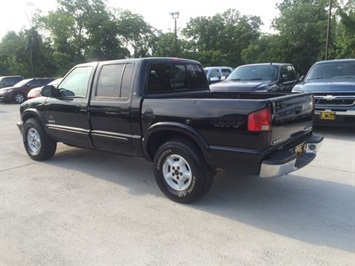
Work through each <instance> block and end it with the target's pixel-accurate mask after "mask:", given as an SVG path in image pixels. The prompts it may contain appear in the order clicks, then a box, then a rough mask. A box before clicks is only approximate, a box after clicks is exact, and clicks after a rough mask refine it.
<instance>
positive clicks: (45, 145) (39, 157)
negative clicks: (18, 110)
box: [23, 118, 57, 161]
mask: <svg viewBox="0 0 355 266" xmlns="http://www.w3.org/2000/svg"><path fill="white" fill-rule="evenodd" d="M23 143H24V145H25V149H26V152H27V154H28V155H29V156H30V157H31V159H33V160H36V161H44V160H48V159H50V158H52V157H53V155H54V153H55V151H56V149H57V143H56V142H55V141H53V140H52V139H51V138H50V137H49V136H48V135H47V133H46V132H45V130H44V129H43V127H42V126H41V124H40V123H39V122H38V120H37V119H35V118H30V119H28V120H27V121H26V122H25V124H24V126H23Z"/></svg>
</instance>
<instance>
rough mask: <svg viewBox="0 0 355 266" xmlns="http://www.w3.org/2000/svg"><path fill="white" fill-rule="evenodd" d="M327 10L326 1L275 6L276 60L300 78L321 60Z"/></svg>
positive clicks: (297, 1) (300, 0)
mask: <svg viewBox="0 0 355 266" xmlns="http://www.w3.org/2000/svg"><path fill="white" fill-rule="evenodd" d="M327 6H328V1H327V0H284V1H283V2H282V3H280V4H278V5H277V7H278V8H279V10H280V16H279V17H278V18H276V19H275V20H274V22H273V25H274V28H275V29H276V30H277V31H278V32H279V33H278V36H279V37H278V40H279V44H278V46H279V49H280V50H279V51H278V52H279V53H280V58H282V59H283V61H284V62H289V63H292V64H293V65H294V66H295V67H296V68H297V69H298V71H300V73H301V74H305V73H306V72H307V71H308V69H309V67H310V66H311V65H312V64H313V63H314V62H316V61H318V60H321V59H323V58H324V51H325V49H324V48H325V40H326V29H327V17H328V15H327V10H326V8H327Z"/></svg>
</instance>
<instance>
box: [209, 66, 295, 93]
mask: <svg viewBox="0 0 355 266" xmlns="http://www.w3.org/2000/svg"><path fill="white" fill-rule="evenodd" d="M298 82H299V78H298V75H297V73H296V71H295V68H294V67H293V65H291V64H289V63H261V64H249V65H242V66H239V67H237V68H236V69H234V70H233V72H232V73H231V74H230V75H229V76H228V78H227V79H226V80H225V81H223V82H219V83H217V84H213V85H211V86H210V89H211V90H212V91H240V92H254V91H255V92H291V90H292V88H293V87H294V86H295V85H296V84H297V83H298Z"/></svg>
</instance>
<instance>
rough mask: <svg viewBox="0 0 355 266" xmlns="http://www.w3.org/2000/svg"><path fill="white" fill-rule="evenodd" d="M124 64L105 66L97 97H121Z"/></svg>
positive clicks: (97, 88) (98, 84)
mask: <svg viewBox="0 0 355 266" xmlns="http://www.w3.org/2000/svg"><path fill="white" fill-rule="evenodd" d="M124 66H125V65H124V64H116V65H104V66H103V67H102V68H101V71H100V74H99V79H98V82H97V87H96V92H95V97H116V98H118V97H120V88H121V81H122V72H123V69H124Z"/></svg>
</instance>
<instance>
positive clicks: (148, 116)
mask: <svg viewBox="0 0 355 266" xmlns="http://www.w3.org/2000/svg"><path fill="white" fill-rule="evenodd" d="M154 118H155V115H154V112H153V110H152V109H150V108H149V109H147V110H145V111H144V113H143V120H144V121H146V122H147V123H151V122H153V120H154Z"/></svg>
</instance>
